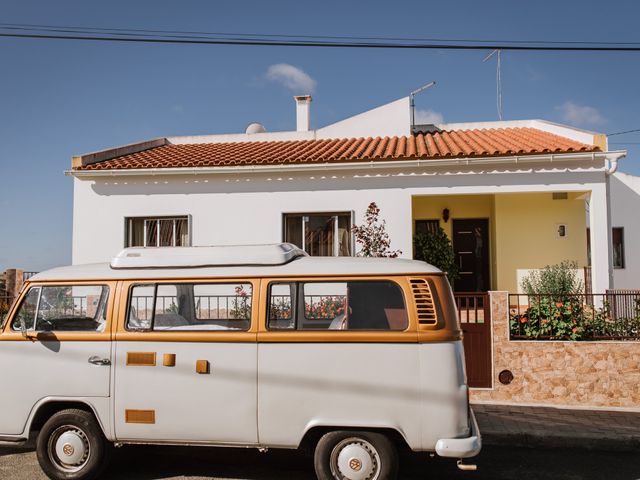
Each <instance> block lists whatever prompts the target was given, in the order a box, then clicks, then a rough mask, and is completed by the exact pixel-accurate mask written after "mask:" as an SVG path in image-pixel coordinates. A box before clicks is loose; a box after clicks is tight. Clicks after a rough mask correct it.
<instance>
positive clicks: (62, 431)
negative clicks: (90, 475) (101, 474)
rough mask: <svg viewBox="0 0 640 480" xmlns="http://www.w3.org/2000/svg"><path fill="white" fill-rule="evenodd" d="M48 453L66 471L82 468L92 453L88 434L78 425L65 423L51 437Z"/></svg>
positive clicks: (53, 461)
mask: <svg viewBox="0 0 640 480" xmlns="http://www.w3.org/2000/svg"><path fill="white" fill-rule="evenodd" d="M48 453H49V459H50V460H51V462H52V463H53V464H54V465H55V466H57V467H58V468H59V469H60V470H63V471H65V472H77V471H79V470H81V469H82V467H84V466H85V465H86V463H87V461H88V460H89V457H90V455H91V446H90V445H89V439H88V438H87V435H86V434H85V433H84V432H83V431H82V430H81V429H79V428H78V427H74V426H71V425H65V426H63V427H59V428H57V429H56V430H55V431H54V432H53V433H52V434H51V437H49V442H48Z"/></svg>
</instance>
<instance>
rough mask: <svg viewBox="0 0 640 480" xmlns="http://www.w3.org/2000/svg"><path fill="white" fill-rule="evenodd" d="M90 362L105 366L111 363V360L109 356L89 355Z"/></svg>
mask: <svg viewBox="0 0 640 480" xmlns="http://www.w3.org/2000/svg"><path fill="white" fill-rule="evenodd" d="M89 363H91V364H93V365H103V366H107V365H111V360H109V359H108V358H100V357H96V356H93V357H89Z"/></svg>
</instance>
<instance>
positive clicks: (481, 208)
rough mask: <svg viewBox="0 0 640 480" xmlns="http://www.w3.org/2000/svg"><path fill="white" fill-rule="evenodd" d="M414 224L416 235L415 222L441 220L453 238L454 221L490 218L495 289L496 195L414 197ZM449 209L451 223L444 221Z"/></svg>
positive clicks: (492, 277) (490, 243) (491, 263)
mask: <svg viewBox="0 0 640 480" xmlns="http://www.w3.org/2000/svg"><path fill="white" fill-rule="evenodd" d="M412 208H413V220H414V221H413V222H412V224H413V225H412V228H413V229H414V231H413V232H412V233H413V234H414V235H415V220H436V219H439V220H440V226H441V227H442V228H443V230H444V231H445V232H446V234H447V235H448V236H449V238H452V235H453V233H452V230H451V228H452V223H453V222H452V221H451V220H452V219H454V218H456V219H465V218H488V219H489V248H490V255H491V260H490V267H489V270H490V272H491V288H494V285H496V281H497V274H496V272H497V268H496V264H495V259H496V250H495V244H496V242H495V241H494V239H495V227H494V225H495V222H494V221H493V218H494V209H495V206H494V195H431V196H424V197H413V200H412ZM445 208H448V209H449V216H450V218H449V221H448V222H446V223H445V222H444V220H442V211H443V210H444V209H445Z"/></svg>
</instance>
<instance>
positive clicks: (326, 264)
mask: <svg viewBox="0 0 640 480" xmlns="http://www.w3.org/2000/svg"><path fill="white" fill-rule="evenodd" d="M409 273H415V274H425V273H440V270H439V269H437V268H436V267H434V266H432V265H429V264H428V263H425V262H421V261H418V260H407V259H398V258H361V257H308V256H304V257H297V258H295V259H294V260H292V261H290V262H288V263H286V264H283V265H268V266H265V265H242V266H206V267H190V268H185V267H183V268H173V267H172V268H127V269H123V268H120V269H115V268H112V267H111V266H110V265H109V264H108V263H94V264H84V265H72V266H68V267H59V268H53V269H51V270H47V271H44V272H41V273H39V274H37V275H34V276H33V277H31V278H30V279H29V280H30V281H62V280H118V279H122V280H126V279H157V278H180V279H184V278H235V277H276V276H306V275H387V274H396V275H399V274H409Z"/></svg>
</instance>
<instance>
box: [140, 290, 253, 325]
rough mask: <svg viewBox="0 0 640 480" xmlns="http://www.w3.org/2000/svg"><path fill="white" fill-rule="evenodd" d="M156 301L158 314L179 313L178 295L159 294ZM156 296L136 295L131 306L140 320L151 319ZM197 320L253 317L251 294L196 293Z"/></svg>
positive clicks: (245, 318)
mask: <svg viewBox="0 0 640 480" xmlns="http://www.w3.org/2000/svg"><path fill="white" fill-rule="evenodd" d="M155 298H156V301H155V312H156V314H169V313H178V297H176V296H174V295H158V296H157V297H155ZM153 299H154V297H153V296H149V295H135V296H132V297H131V306H132V307H133V308H135V315H136V316H137V318H139V319H140V320H150V319H151V316H152V310H153V308H154V307H153V306H154V302H153ZM194 301H195V309H196V312H195V313H196V318H197V320H249V319H250V318H251V296H250V295H247V296H239V295H196V296H194Z"/></svg>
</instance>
